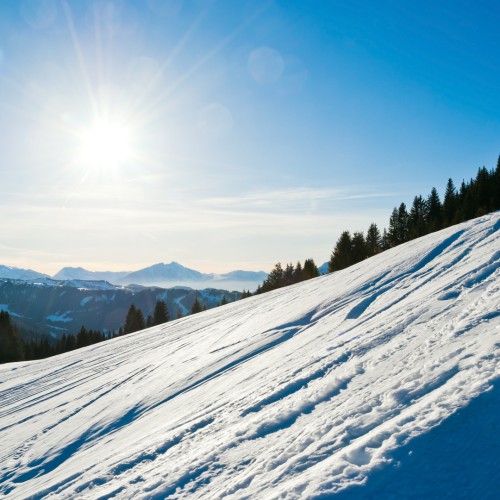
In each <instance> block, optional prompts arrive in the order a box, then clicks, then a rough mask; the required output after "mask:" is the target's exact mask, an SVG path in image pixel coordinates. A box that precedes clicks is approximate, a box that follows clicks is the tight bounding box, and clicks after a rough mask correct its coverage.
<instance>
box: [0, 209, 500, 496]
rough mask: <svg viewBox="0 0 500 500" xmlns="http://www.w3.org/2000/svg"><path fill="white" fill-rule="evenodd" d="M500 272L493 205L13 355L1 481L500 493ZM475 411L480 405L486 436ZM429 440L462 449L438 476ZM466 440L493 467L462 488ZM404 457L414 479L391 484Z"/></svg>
mask: <svg viewBox="0 0 500 500" xmlns="http://www.w3.org/2000/svg"><path fill="white" fill-rule="evenodd" d="M499 268H500V213H496V214H492V215H489V216H485V217H482V218H480V219H476V220H473V221H470V222H467V223H464V224H461V225H458V226H454V227H451V228H448V229H446V230H443V231H441V232H439V233H434V234H431V235H429V236H426V237H424V238H421V239H418V240H414V241H411V242H409V243H407V244H405V245H403V246H400V247H397V248H394V249H392V250H390V251H387V252H384V253H382V254H380V255H378V256H376V257H374V258H372V259H369V260H367V261H365V262H362V263H360V264H358V265H355V266H352V267H350V268H348V269H346V270H344V271H340V272H338V273H335V274H332V275H327V276H322V277H320V278H317V279H314V280H310V281H307V282H304V283H301V284H299V285H295V286H292V287H289V288H284V289H280V290H276V291H275V292H271V293H268V294H264V295H261V296H258V297H252V298H249V299H245V300H242V301H239V302H236V303H233V304H229V305H228V306H224V307H220V308H217V309H213V310H210V311H208V312H205V313H201V314H199V315H196V316H192V317H188V318H184V319H181V320H177V321H174V322H171V323H167V324H166V325H164V326H160V327H155V328H152V329H149V330H145V331H143V332H138V333H136V334H132V335H128V336H125V337H121V338H118V339H115V340H111V341H108V342H105V343H102V344H97V345H94V346H91V347H88V348H85V349H81V350H79V351H75V352H71V353H67V354H64V355H61V356H58V357H56V358H52V359H47V360H44V361H39V362H30V363H16V364H11V365H4V366H2V367H0V381H1V383H0V492H2V493H3V494H6V495H8V496H9V498H25V497H29V496H34V497H35V498H38V497H40V496H44V495H48V494H49V493H51V494H52V495H53V497H51V498H69V497H78V498H111V497H117V498H165V497H173V498H221V497H224V496H228V497H229V498H330V497H331V495H332V494H333V493H335V492H340V496H341V497H342V496H349V495H351V492H352V495H353V496H354V497H355V498H358V496H356V495H360V494H361V496H364V497H370V496H371V495H372V494H374V495H376V494H377V491H378V492H380V491H382V490H383V492H385V494H386V495H388V494H391V495H393V496H394V498H401V497H403V498H404V497H412V496H414V497H418V496H419V494H421V493H422V491H425V489H423V488H424V487H425V485H426V484H427V485H428V484H432V481H433V480H434V481H435V482H436V483H435V484H438V483H439V484H441V486H442V487H443V485H444V490H443V488H441V493H436V496H435V498H438V497H439V498H442V497H443V495H442V491H445V492H447V493H449V494H450V495H451V496H452V497H455V498H456V497H460V496H462V497H464V496H465V497H467V495H469V497H470V493H471V492H473V493H474V492H476V494H477V495H478V496H477V498H487V497H488V495H489V496H490V497H493V492H494V491H495V490H494V489H493V488H495V487H497V486H498V469H497V468H496V467H497V463H496V459H497V456H496V455H495V446H497V447H498V441H499V438H498V436H499V435H500V432H498V419H497V418H495V416H491V414H486V416H485V413H484V410H487V411H494V412H498V408H499V404H498V401H499V398H498V388H495V389H492V390H490V391H489V392H488V390H489V389H490V388H491V387H492V386H493V385H494V382H495V379H496V378H497V377H498V374H499V359H500V349H499V347H500V269H499ZM495 385H497V384H495ZM478 396H479V397H478ZM471 400H473V401H472V402H471ZM469 403H470V404H469ZM478 405H479V410H478V409H477V408H478ZM492 408H493V410H491V409H492ZM482 410H483V411H482ZM467 415H476V416H477V415H483V417H482V418H483V420H479V422H478V423H479V424H480V425H484V426H485V428H484V432H482V431H483V430H482V429H481V428H477V427H476V426H474V425H471V421H470V418H466V417H467ZM497 415H498V413H497ZM448 417H449V418H448ZM454 422H455V423H454ZM457 422H458V423H457ZM495 425H496V427H495ZM450 429H451V430H450ZM453 429H455V430H453ZM471 429H472V430H474V431H475V432H476V434H477V435H479V437H478V436H474V435H473V432H472V430H471ZM440 431H441V432H440ZM484 433H486V439H483V440H482V441H481V436H482V437H483V438H484V437H485V434H484ZM457 434H458V435H457ZM426 436H437V437H436V443H438V445H439V446H449V447H450V450H451V451H450V454H446V453H444V454H441V455H439V454H437V455H436V454H434V455H433V454H432V453H429V455H428V456H424V458H421V459H420V462H419V460H418V459H417V460H416V461H415V462H414V464H417V465H418V464H419V463H420V465H422V464H423V463H424V462H425V461H426V460H436V463H435V464H433V463H430V464H428V467H427V472H428V473H429V474H430V477H431V479H429V477H428V476H425V474H422V472H421V469H418V468H417V467H416V465H415V467H416V469H415V473H414V474H413V473H412V462H411V460H412V457H414V456H417V458H418V457H422V453H423V452H422V450H424V451H425V449H426V448H425V439H426ZM488 442H491V443H492V446H493V448H492V449H491V448H488V447H487V446H486V445H485V444H486V443H488ZM453 443H455V444H457V443H460V444H463V445H464V446H466V445H467V444H470V445H471V446H472V447H473V448H474V447H475V448H476V451H477V447H478V446H481V443H483V446H484V447H485V449H484V453H482V454H480V459H479V460H476V461H475V462H474V461H473V465H471V466H467V465H466V468H467V467H477V469H478V470H481V471H483V474H478V475H474V474H472V475H471V479H470V480H468V481H467V483H466V484H465V485H464V482H463V481H460V478H457V477H456V476H457V472H455V473H454V474H453V473H452V472H449V471H450V470H453V469H446V463H447V460H450V461H453V460H456V454H455V452H454V451H453V446H452V445H453ZM422 446H423V448H422ZM434 448H435V447H434ZM434 448H433V449H434ZM419 450H420V451H419ZM492 450H493V451H492ZM413 451H415V453H414V454H412V453H413ZM434 451H436V450H435V449H434ZM438 451H439V450H438ZM462 451H463V450H462ZM480 451H481V450H480ZM471 453H472V452H471ZM465 455H467V452H465ZM436 456H438V457H441V458H435V457H436ZM471 456H475V455H471ZM429 457H431V458H429ZM432 457H434V458H432ZM395 458H396V459H397V460H398V461H400V462H401V464H402V466H401V470H402V471H403V472H404V473H405V474H406V475H403V476H402V477H404V478H406V479H405V481H401V480H399V481H398V480H394V478H395V474H394V470H395V468H394V462H391V460H393V459H395ZM438 460H439V461H440V463H437V461H438ZM443 470H445V471H448V472H443ZM456 471H460V468H457V469H456ZM461 473H463V474H466V473H467V470H464V471H462V472H461ZM385 474H387V475H388V476H387V477H390V478H392V479H391V481H393V482H390V483H387V482H386V481H384V475H385ZM391 474H392V476H391ZM432 474H434V476H432ZM436 474H438V475H439V477H436ZM396 476H397V474H396ZM432 477H433V479H432ZM464 477H465V476H464ZM485 478H487V479H488V480H489V482H488V480H485ZM396 479H397V477H396ZM423 481H425V484H423ZM495 481H496V483H495ZM361 483H365V485H364V486H359V484H361ZM391 487H392V488H397V489H396V490H394V489H392V490H391ZM377 488H378V490H377ZM381 488H382V490H381ZM404 488H406V490H404ZM433 491H435V492H437V491H438V490H437V489H436V490H433V489H431V497H432V492H433ZM428 493H429V492H427V493H426V494H428ZM439 495H441V496H439ZM375 497H377V496H374V498H375ZM427 498H428V497H427Z"/></svg>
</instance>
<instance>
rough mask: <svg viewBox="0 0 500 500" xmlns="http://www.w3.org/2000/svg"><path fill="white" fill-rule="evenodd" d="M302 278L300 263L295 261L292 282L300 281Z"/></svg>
mask: <svg viewBox="0 0 500 500" xmlns="http://www.w3.org/2000/svg"><path fill="white" fill-rule="evenodd" d="M303 280H304V273H303V271H302V264H301V263H300V262H297V264H296V266H295V269H294V270H293V282H294V283H300V282H301V281H303Z"/></svg>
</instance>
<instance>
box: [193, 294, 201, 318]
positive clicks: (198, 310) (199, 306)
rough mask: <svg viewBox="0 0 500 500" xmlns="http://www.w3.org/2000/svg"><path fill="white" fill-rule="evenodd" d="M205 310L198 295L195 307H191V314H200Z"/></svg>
mask: <svg viewBox="0 0 500 500" xmlns="http://www.w3.org/2000/svg"><path fill="white" fill-rule="evenodd" d="M202 310H203V309H202V307H201V304H200V301H199V300H198V294H196V295H195V298H194V302H193V306H192V307H191V314H198V313H199V312H201V311H202Z"/></svg>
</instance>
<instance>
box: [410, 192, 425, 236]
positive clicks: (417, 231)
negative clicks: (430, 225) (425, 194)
mask: <svg viewBox="0 0 500 500" xmlns="http://www.w3.org/2000/svg"><path fill="white" fill-rule="evenodd" d="M408 233H409V238H410V239H413V238H419V237H420V236H423V235H424V234H427V204H426V202H425V200H424V199H423V198H422V196H415V198H413V204H412V206H411V210H410V214H409V215H408Z"/></svg>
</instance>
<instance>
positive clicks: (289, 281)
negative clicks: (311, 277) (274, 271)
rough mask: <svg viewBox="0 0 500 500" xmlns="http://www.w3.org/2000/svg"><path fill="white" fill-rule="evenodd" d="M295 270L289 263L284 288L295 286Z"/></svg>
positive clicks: (285, 271) (284, 275)
mask: <svg viewBox="0 0 500 500" xmlns="http://www.w3.org/2000/svg"><path fill="white" fill-rule="evenodd" d="M293 274H294V268H293V264H292V263H288V264H287V265H286V267H285V270H284V271H283V286H288V285H293V283H294V277H293Z"/></svg>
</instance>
